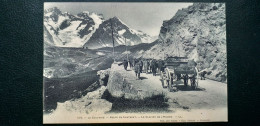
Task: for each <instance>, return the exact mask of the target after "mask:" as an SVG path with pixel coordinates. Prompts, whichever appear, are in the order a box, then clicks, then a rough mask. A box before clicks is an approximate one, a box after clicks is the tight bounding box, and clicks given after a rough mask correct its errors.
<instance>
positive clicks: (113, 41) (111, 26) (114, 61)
mask: <svg viewBox="0 0 260 126" xmlns="http://www.w3.org/2000/svg"><path fill="white" fill-rule="evenodd" d="M110 24H111V30H112V42H113V59H114V62H115V47H114V46H115V45H114V35H113V25H112V20H111V18H110Z"/></svg>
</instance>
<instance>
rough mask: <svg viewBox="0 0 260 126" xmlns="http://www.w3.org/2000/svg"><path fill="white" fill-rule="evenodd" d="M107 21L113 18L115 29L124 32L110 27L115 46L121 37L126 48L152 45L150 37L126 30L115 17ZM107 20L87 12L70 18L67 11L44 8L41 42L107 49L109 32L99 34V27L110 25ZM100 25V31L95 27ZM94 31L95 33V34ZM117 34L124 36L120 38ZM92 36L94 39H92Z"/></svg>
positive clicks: (118, 43)
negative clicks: (112, 31)
mask: <svg viewBox="0 0 260 126" xmlns="http://www.w3.org/2000/svg"><path fill="white" fill-rule="evenodd" d="M110 19H113V21H115V22H116V23H113V24H114V25H115V26H118V27H123V28H124V29H125V31H126V33H127V34H125V33H123V32H124V31H121V30H123V29H120V30H118V29H117V28H114V33H116V34H115V35H114V40H115V45H116V46H118V45H123V44H125V42H124V40H123V39H124V38H126V39H127V40H128V42H129V45H136V44H140V43H150V42H152V37H151V36H149V35H148V34H146V33H143V32H142V31H140V30H138V31H137V30H134V29H132V28H129V27H128V26H127V25H126V24H125V23H124V22H123V21H122V20H121V19H119V18H118V17H113V18H110ZM110 19H108V20H105V19H104V17H103V15H102V14H97V13H94V12H89V11H83V12H80V13H78V14H76V15H72V14H70V13H68V12H64V13H63V12H62V11H61V10H59V9H58V8H57V7H53V8H49V9H45V10H44V33H48V35H45V36H44V38H45V39H44V40H46V41H49V40H53V42H52V43H53V44H52V45H53V46H58V47H87V48H92V49H96V48H102V47H109V46H110V47H111V46H112V36H111V30H110V31H108V32H110V33H105V32H106V31H102V28H107V29H109V26H108V25H109V23H110ZM103 23H106V24H103ZM100 26H102V28H99V27H100ZM96 30H98V31H99V32H98V33H96ZM104 33H105V34H104ZM120 34H122V35H123V34H125V35H123V36H120ZM93 35H95V36H94V37H92V36H93ZM101 35H102V36H101ZM103 35H105V36H103ZM110 36H111V37H110ZM46 37H49V38H46ZM101 38H102V39H101ZM107 41H109V42H107ZM110 41H111V42H110ZM102 43H103V44H102Z"/></svg>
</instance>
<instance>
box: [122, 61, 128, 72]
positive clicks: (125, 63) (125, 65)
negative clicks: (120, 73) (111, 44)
mask: <svg viewBox="0 0 260 126" xmlns="http://www.w3.org/2000/svg"><path fill="white" fill-rule="evenodd" d="M123 64H124V68H125V70H127V66H128V62H127V61H126V60H124V62H123Z"/></svg>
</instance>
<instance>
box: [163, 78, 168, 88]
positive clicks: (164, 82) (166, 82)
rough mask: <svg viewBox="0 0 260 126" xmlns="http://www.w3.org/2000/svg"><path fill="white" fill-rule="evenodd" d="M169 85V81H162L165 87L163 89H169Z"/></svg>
mask: <svg viewBox="0 0 260 126" xmlns="http://www.w3.org/2000/svg"><path fill="white" fill-rule="evenodd" d="M168 84H169V81H167V80H165V79H162V87H163V88H167V86H168ZM165 85H166V86H165Z"/></svg>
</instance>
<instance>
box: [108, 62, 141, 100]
mask: <svg viewBox="0 0 260 126" xmlns="http://www.w3.org/2000/svg"><path fill="white" fill-rule="evenodd" d="M122 74H125V70H124V69H123V67H120V66H118V65H117V64H112V66H111V71H110V76H109V79H108V83H107V89H108V92H109V93H110V94H111V95H112V96H113V97H117V98H119V97H123V96H124V98H127V99H133V98H136V97H137V93H138V91H137V90H136V89H135V88H133V86H131V84H130V83H128V82H127V80H126V79H125V78H124V77H123V76H122ZM133 78H135V77H133Z"/></svg>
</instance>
